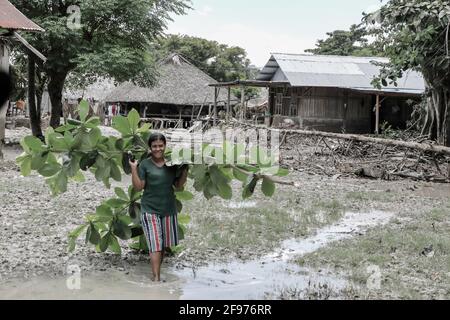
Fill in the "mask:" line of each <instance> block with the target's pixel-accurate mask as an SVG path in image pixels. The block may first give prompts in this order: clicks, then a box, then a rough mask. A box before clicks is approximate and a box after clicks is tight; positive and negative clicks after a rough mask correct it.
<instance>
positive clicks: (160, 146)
mask: <svg viewBox="0 0 450 320" xmlns="http://www.w3.org/2000/svg"><path fill="white" fill-rule="evenodd" d="M150 149H151V151H152V156H153V158H154V159H162V158H164V153H165V151H166V144H165V143H164V141H161V140H155V141H153V142H152V145H151V147H150Z"/></svg>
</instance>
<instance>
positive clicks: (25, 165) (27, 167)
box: [20, 156, 31, 177]
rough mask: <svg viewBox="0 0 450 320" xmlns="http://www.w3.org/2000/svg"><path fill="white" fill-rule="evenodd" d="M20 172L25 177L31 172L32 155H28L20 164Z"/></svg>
mask: <svg viewBox="0 0 450 320" xmlns="http://www.w3.org/2000/svg"><path fill="white" fill-rule="evenodd" d="M20 172H21V173H22V175H23V176H24V177H27V176H29V175H30V174H31V156H26V157H25V158H24V159H23V160H22V163H21V164H20Z"/></svg>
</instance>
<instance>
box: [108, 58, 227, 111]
mask: <svg viewBox="0 0 450 320" xmlns="http://www.w3.org/2000/svg"><path fill="white" fill-rule="evenodd" d="M159 73H160V77H159V79H158V80H157V83H156V84H155V86H154V87H151V88H143V87H139V86H136V85H134V84H132V83H130V82H126V83H123V84H121V85H119V86H118V87H116V88H114V89H113V90H112V92H111V93H110V94H109V95H108V96H107V97H106V102H107V103H108V102H109V103H115V102H120V103H152V104H164V105H175V106H202V105H206V106H208V105H212V104H214V88H212V87H210V86H208V85H209V84H211V83H217V81H216V80H214V79H213V78H211V77H210V76H209V75H207V74H206V73H205V72H203V71H202V70H200V69H198V68H197V67H195V66H194V65H193V64H192V63H190V62H189V61H188V60H187V59H186V58H184V57H183V56H181V55H180V54H177V53H174V54H171V55H169V56H168V57H167V58H166V59H164V60H163V61H161V63H160V68H159ZM226 101H227V94H226V92H225V90H222V91H221V92H219V97H218V102H219V103H226Z"/></svg>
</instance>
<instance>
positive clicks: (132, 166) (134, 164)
mask: <svg viewBox="0 0 450 320" xmlns="http://www.w3.org/2000/svg"><path fill="white" fill-rule="evenodd" d="M128 162H129V163H130V167H131V169H134V170H136V169H137V167H138V165H139V163H138V162H137V160H133V161H131V160H129V161H128Z"/></svg>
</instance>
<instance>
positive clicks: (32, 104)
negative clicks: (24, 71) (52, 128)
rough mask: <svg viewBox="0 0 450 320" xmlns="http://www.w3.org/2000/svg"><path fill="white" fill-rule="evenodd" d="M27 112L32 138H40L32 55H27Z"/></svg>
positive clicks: (39, 120)
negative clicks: (28, 112)
mask: <svg viewBox="0 0 450 320" xmlns="http://www.w3.org/2000/svg"><path fill="white" fill-rule="evenodd" d="M28 110H29V111H30V126H31V132H32V133H33V136H35V137H38V138H42V137H43V135H42V130H41V118H40V117H39V115H38V112H37V110H36V64H35V62H34V56H33V55H32V54H29V55H28Z"/></svg>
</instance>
